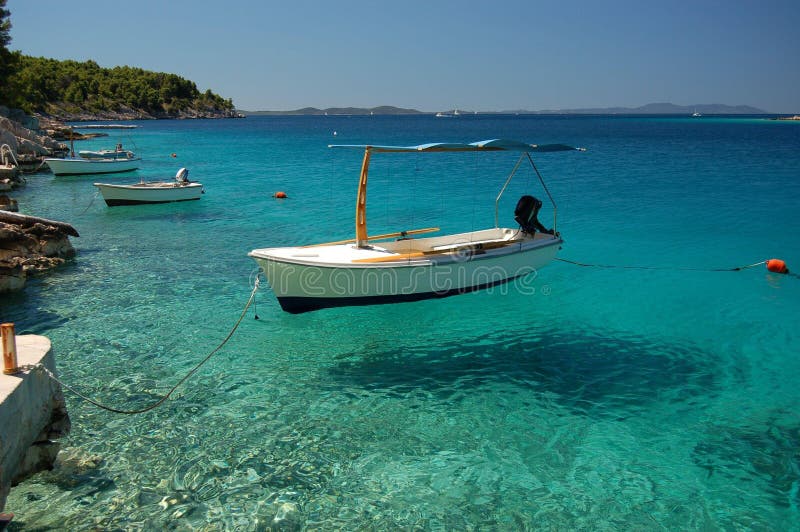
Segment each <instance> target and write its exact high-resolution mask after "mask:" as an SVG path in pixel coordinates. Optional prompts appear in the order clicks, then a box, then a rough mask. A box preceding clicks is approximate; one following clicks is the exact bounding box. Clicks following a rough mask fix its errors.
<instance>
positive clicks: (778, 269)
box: [767, 259, 789, 273]
mask: <svg viewBox="0 0 800 532" xmlns="http://www.w3.org/2000/svg"><path fill="white" fill-rule="evenodd" d="M767 269H768V270H769V271H771V272H773V273H789V268H787V267H786V263H785V262H783V261H782V260H781V259H769V260H768V261H767Z"/></svg>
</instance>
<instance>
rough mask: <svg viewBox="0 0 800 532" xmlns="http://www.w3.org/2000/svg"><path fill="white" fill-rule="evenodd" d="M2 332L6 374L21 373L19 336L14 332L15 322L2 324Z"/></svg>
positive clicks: (0, 330) (0, 328)
mask: <svg viewBox="0 0 800 532" xmlns="http://www.w3.org/2000/svg"><path fill="white" fill-rule="evenodd" d="M0 333H2V336H3V373H5V374H6V375H13V374H14V373H19V367H17V337H16V335H15V334H14V324H13V323H3V324H0Z"/></svg>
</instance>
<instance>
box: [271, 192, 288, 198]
mask: <svg viewBox="0 0 800 532" xmlns="http://www.w3.org/2000/svg"><path fill="white" fill-rule="evenodd" d="M272 197H273V198H278V199H285V198H288V196H287V195H286V192H282V191H278V192H276V193H275V194H273V195H272Z"/></svg>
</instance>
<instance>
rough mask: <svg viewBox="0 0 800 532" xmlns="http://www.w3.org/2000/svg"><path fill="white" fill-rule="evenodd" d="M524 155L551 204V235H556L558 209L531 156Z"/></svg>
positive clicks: (528, 154)
mask: <svg viewBox="0 0 800 532" xmlns="http://www.w3.org/2000/svg"><path fill="white" fill-rule="evenodd" d="M525 155H527V156H528V160H529V161H530V162H531V167H533V171H534V172H536V175H537V176H538V177H539V183H541V184H542V188H543V189H544V191H545V192H546V193H547V197H548V198H550V203H552V204H553V233H554V234H556V235H557V234H558V228H557V227H556V221H557V217H558V207H556V202H555V200H554V199H553V196H552V195H551V194H550V191H549V190H548V189H547V185H545V184H544V179H543V178H542V174H540V173H539V169H538V168H536V165H535V164H533V158H531V154H530V153H528V152H525Z"/></svg>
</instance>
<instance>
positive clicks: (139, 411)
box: [21, 277, 259, 414]
mask: <svg viewBox="0 0 800 532" xmlns="http://www.w3.org/2000/svg"><path fill="white" fill-rule="evenodd" d="M258 286H259V280H258V277H256V280H255V283H254V286H253V291H252V292H251V293H250V298H249V299H248V300H247V304H246V305H245V306H244V309H242V314H241V316H239V319H238V320H237V321H236V324H235V325H234V326H233V328H232V329H231V331H230V332H229V333H228V336H226V337H225V339H224V340H222V342H220V344H219V345H218V346H217V347H215V348H214V349H213V350H212V351H211V352H210V353H208V354H207V355H206V356H205V358H203V360H201V361H200V362H198V363H197V364H196V365H195V366H194V367H193V368H192V369H191V370H190V371H189V372H188V373H187V374H186V375H184V376H183V378H181V380H179V381H178V383H177V384H175V386H173V387H172V388H171V389H170V391H169V392H167V394H166V395H164V396H163V397H161V398H160V399H159V400H158V401H156V402H155V403H153V404H151V405H150V406H147V407H145V408H140V409H137V410H123V409H121V408H114V407H113V406H108V405H104V404H101V403H100V402H98V401H95V400H94V399H92V398H90V397H87V396H86V395H84V394H82V393H81V392H79V391H78V390H76V389H75V388H73V387H72V386H69V385H68V384H65V383H64V382H62V381H61V380H60V379H59V378H58V377H56V376H55V375H54V374H53V372H52V371H50V370H49V369H48V368H46V367H45V366H44V364H42V363H39V364H34V365H31V366H25V367H22V368H21V369H41V370H43V371H44V372H45V373H46V374H47V376H48V377H50V378H51V379H53V380H54V381H55V382H57V383H58V384H60V385H61V386H63V387H64V388H65V389H66V390H68V391H70V392H72V393H74V394H75V395H77V396H78V397H80V398H81V399H83V400H84V401H87V402H89V403H91V404H93V405H94V406H96V407H98V408H102V409H103V410H108V411H109V412H114V413H117V414H143V413H145V412H149V411H150V410H153V409H155V408H157V407H158V406H160V405H162V404H163V403H164V402H165V401H166V400H167V399H169V397H170V396H171V395H172V394H173V392H175V390H177V389H178V387H179V386H180V385H181V384H183V383H184V382H186V381H187V380H188V379H189V377H191V376H192V375H194V374H195V373H196V372H197V370H199V369H200V368H201V367H202V366H203V364H205V363H206V362H208V360H209V359H210V358H211V357H212V356H214V354H216V353H217V352H218V351H219V350H220V349H222V347H223V346H224V345H225V344H226V343H228V340H230V339H231V337H232V336H233V333H235V332H236V329H238V328H239V324H241V323H242V320H243V319H244V317H245V315H246V314H247V309H249V308H250V305H251V304H252V303H253V301H254V300H255V297H256V292H257V291H258Z"/></svg>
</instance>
